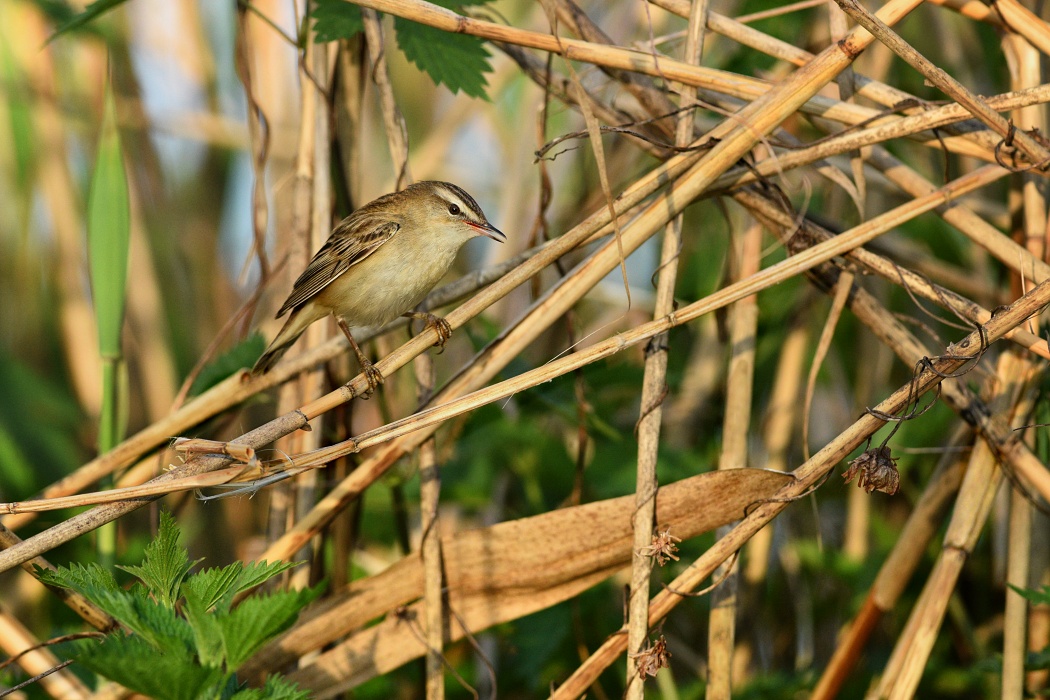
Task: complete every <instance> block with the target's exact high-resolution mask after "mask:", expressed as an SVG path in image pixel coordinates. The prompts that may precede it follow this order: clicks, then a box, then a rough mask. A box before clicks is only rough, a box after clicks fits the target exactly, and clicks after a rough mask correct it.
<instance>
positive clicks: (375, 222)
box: [277, 216, 401, 318]
mask: <svg viewBox="0 0 1050 700" xmlns="http://www.w3.org/2000/svg"><path fill="white" fill-rule="evenodd" d="M399 230H401V224H398V223H395V222H393V221H383V220H379V219H377V218H373V217H367V218H364V219H361V218H359V217H354V216H351V217H350V218H348V219H346V220H344V221H343V222H342V223H341V224H339V226H337V227H336V229H335V230H334V231H332V235H331V236H330V237H329V238H328V240H327V241H326V242H325V244H324V245H323V246H321V249H320V250H318V251H317V254H316V255H314V259H313V260H311V261H310V264H309V265H307V266H306V269H305V270H303V274H301V275H299V279H297V280H296V281H295V285H294V286H293V287H292V293H291V294H289V295H288V299H287V300H286V301H285V302H284V305H283V306H282V307H281V310H280V311H278V312H277V318H280V317H281V316H284V315H285V314H286V313H288V311H290V310H291V309H294V308H296V307H297V306H302V305H303V304H305V303H306V302H308V301H309V300H310V299H312V298H313V297H314V295H316V294H317V293H318V292H320V291H321V290H322V289H324V288H325V287H327V286H328V285H329V284H331V283H332V282H333V281H334V280H335V279H336V278H337V277H339V275H341V274H343V273H344V272H346V271H347V270H349V269H350V268H351V267H353V266H354V265H356V264H357V263H359V262H361V261H362V260H364V259H365V258H367V257H368V256H369V255H371V254H372V253H374V252H375V251H376V250H378V249H379V246H381V245H383V244H384V243H386V242H387V241H389V240H390V239H391V238H393V237H394V234H395V233H397V232H398V231H399Z"/></svg>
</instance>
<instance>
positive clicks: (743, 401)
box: [706, 222, 762, 700]
mask: <svg viewBox="0 0 1050 700" xmlns="http://www.w3.org/2000/svg"><path fill="white" fill-rule="evenodd" d="M730 245H731V246H732V247H733V252H732V257H733V260H734V261H735V264H734V265H733V267H734V268H735V270H734V275H733V276H734V277H735V278H736V279H737V280H738V281H740V280H746V279H747V278H749V277H751V276H753V275H756V274H758V271H759V269H760V267H761V262H762V227H761V226H760V225H759V224H758V223H757V222H752V223H750V224H749V225H748V226H747V228H746V229H745V230H744V231H743V232H739V231H734V232H733V235H732V236H731V241H730ZM729 313H730V321H729V347H730V355H729V368H728V374H727V377H726V399H725V416H724V417H723V419H722V450H721V452H720V454H719V456H718V468H719V469H720V470H722V469H737V468H743V467H746V466H747V465H748V445H747V440H748V432H749V430H750V428H751V409H752V402H753V389H754V372H755V346H756V344H757V337H756V336H757V331H758V298H757V296H756V295H751V296H747V297H744V298H742V299H740V300H738V301H736V302H734V303H733V305H732V306H731V307H729ZM729 529H731V526H728V525H726V526H722V527H721V528H719V529H718V531H717V533H716V536H717V537H724V536H725V535H726V534H727V533H728V531H729ZM714 576H715V580H717V581H720V583H719V585H718V587H717V588H716V589H715V590H714V591H712V596H711V613H710V616H709V618H710V622H709V624H708V635H707V645H708V652H707V659H708V661H707V691H706V692H707V695H706V697H707V698H708V700H728V699H729V698H730V697H731V696H732V687H733V684H732V681H733V647H734V646H735V643H736V616H737V592H738V591H737V589H738V567H737V563H736V559H735V558H734V560H733V561H732V562H729V563H728V564H721V565H719V567H718V568H717V569H716V570H715V574H714Z"/></svg>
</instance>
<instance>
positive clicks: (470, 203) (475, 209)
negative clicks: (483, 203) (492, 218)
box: [440, 182, 485, 221]
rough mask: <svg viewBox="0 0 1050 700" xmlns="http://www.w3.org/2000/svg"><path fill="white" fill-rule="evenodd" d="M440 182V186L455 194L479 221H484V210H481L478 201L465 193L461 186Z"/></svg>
mask: <svg viewBox="0 0 1050 700" xmlns="http://www.w3.org/2000/svg"><path fill="white" fill-rule="evenodd" d="M440 184H441V186H442V187H444V188H445V189H446V190H448V192H449V193H450V194H452V195H455V197H456V198H457V199H459V200H460V201H461V202H462V203H463V204H465V205H466V206H467V209H469V210H470V213H472V214H473V215H474V216H475V217H476V218H478V219H479V220H481V221H485V212H483V211H481V207H480V206H478V203H477V202H475V201H474V198H473V197H471V196H470V195H469V194H467V193H466V191H465V190H464V189H463V188H462V187H459V186H457V185H453V184H452V183H451V182H442V183H440Z"/></svg>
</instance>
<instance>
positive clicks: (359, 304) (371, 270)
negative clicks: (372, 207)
mask: <svg viewBox="0 0 1050 700" xmlns="http://www.w3.org/2000/svg"><path fill="white" fill-rule="evenodd" d="M415 243H416V242H415V241H409V240H407V239H402V240H398V237H397V236H395V237H394V238H393V239H391V240H390V241H389V242H387V243H385V244H383V245H382V246H381V247H380V248H379V249H378V250H377V251H376V252H374V253H372V254H371V255H369V256H368V257H367V258H365V259H364V260H362V261H360V262H358V263H357V264H355V265H353V266H352V267H351V268H350V269H349V270H347V271H346V272H344V273H343V274H342V275H340V276H339V277H338V278H336V279H335V280H334V281H333V282H332V283H331V284H330V285H328V286H327V287H326V288H325V289H324V290H322V291H321V292H320V293H319V294H318V295H317V297H316V301H317V302H318V303H319V304H321V305H323V306H325V307H327V308H329V309H330V310H331V311H332V313H334V314H336V315H338V316H342V317H343V318H344V319H345V320H346V322H347V323H348V324H349V325H350V326H379V325H383V324H386V323H389V322H390V321H393V320H394V319H395V318H397V317H398V316H400V315H401V314H403V313H405V312H406V311H411V310H412V309H413V308H414V307H415V306H416V305H418V304H419V302H421V301H422V300H423V298H424V297H426V295H427V294H428V293H429V292H430V290H431V289H433V288H434V286H435V285H436V284H437V283H438V282H440V281H441V278H442V277H444V276H445V273H447V272H448V270H449V268H450V267H452V262H453V261H454V260H455V258H456V251H455V250H452V251H450V252H449V251H441V250H435V249H433V247H429V248H428V246H426V245H416V244H415Z"/></svg>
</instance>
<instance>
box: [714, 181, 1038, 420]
mask: <svg viewBox="0 0 1050 700" xmlns="http://www.w3.org/2000/svg"><path fill="white" fill-rule="evenodd" d="M733 198H734V199H735V200H736V201H738V202H740V203H741V204H743V205H744V206H746V207H747V208H748V209H750V210H752V211H755V212H760V213H761V215H762V216H763V217H764V218H766V219H767V220H770V221H775V222H776V223H777V224H778V225H779V226H780V227H781V228H782V229H784V230H787V231H791V230H793V227H794V226H796V224H797V220H796V219H795V218H794V217H792V215H790V214H788V213H787V212H785V211H783V210H782V209H780V207H778V206H777V205H776V204H774V203H773V202H771V201H770V200H769V199H766V198H765V197H762V196H760V195H758V194H756V193H754V192H749V191H742V192H738V193H736V194H735V195H733ZM806 231H807V233H808V234H809V235H812V236H814V238H816V239H817V240H821V241H826V240H830V239H831V238H833V235H832V234H831V232H830V231H826V230H824V229H822V228H821V227H819V226H816V225H815V224H812V223H811V222H807V223H806ZM845 255H846V257H847V258H848V259H849V260H852V261H853V262H856V263H858V264H860V265H863V266H864V267H865V268H867V269H868V270H870V271H871V272H874V273H875V274H877V275H879V276H880V277H882V278H884V279H885V280H886V281H888V282H890V283H892V284H896V285H899V286H901V287H902V288H904V289H906V290H907V291H908V292H909V293H910V294H912V295H914V296H918V297H922V298H923V299H927V300H929V301H932V302H934V303H935V304H937V305H939V306H941V307H942V308H944V309H947V310H948V311H951V312H952V313H953V314H955V315H958V316H961V317H963V318H965V319H967V320H969V321H971V322H973V323H975V324H982V323H986V322H987V321H988V319H990V318H991V317H992V312H991V311H988V310H987V309H985V308H983V307H981V306H980V305H979V304H977V303H975V302H973V301H971V300H969V299H966V298H965V297H963V296H962V295H960V294H956V293H955V292H953V291H951V290H949V289H946V288H944V287H941V286H939V285H936V284H932V283H931V282H930V281H929V280H928V279H926V278H925V277H923V276H922V275H919V274H916V273H914V272H912V271H911V270H909V269H907V268H903V267H901V266H900V265H897V264H896V263H894V262H892V261H891V260H887V259H886V258H884V257H882V256H880V255H876V254H875V253H872V252H869V251H867V250H865V249H863V248H856V249H854V250H851V251H849V252H848V253H846V254H845ZM1006 338H1007V339H1008V340H1010V341H1011V342H1013V343H1015V344H1017V345H1018V346H1020V347H1023V348H1025V349H1026V350H1028V351H1030V352H1032V353H1034V354H1036V355H1038V356H1039V357H1042V358H1044V359H1050V349H1048V348H1047V344H1046V341H1045V340H1044V339H1042V338H1040V337H1039V336H1037V335H1035V334H1034V333H1031V332H1030V331H1028V330H1026V329H1024V328H1015V329H1014V330H1012V331H1010V332H1009V333H1008V334H1007V336H1006ZM812 382H813V375H812V373H811V375H810V380H809V386H812ZM809 392H811V389H807V393H809ZM806 413H808V411H806V410H804V411H803V414H804V415H805V414H806ZM803 421H804V423H805V418H804V419H803ZM803 434H807V431H806V429H803Z"/></svg>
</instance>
